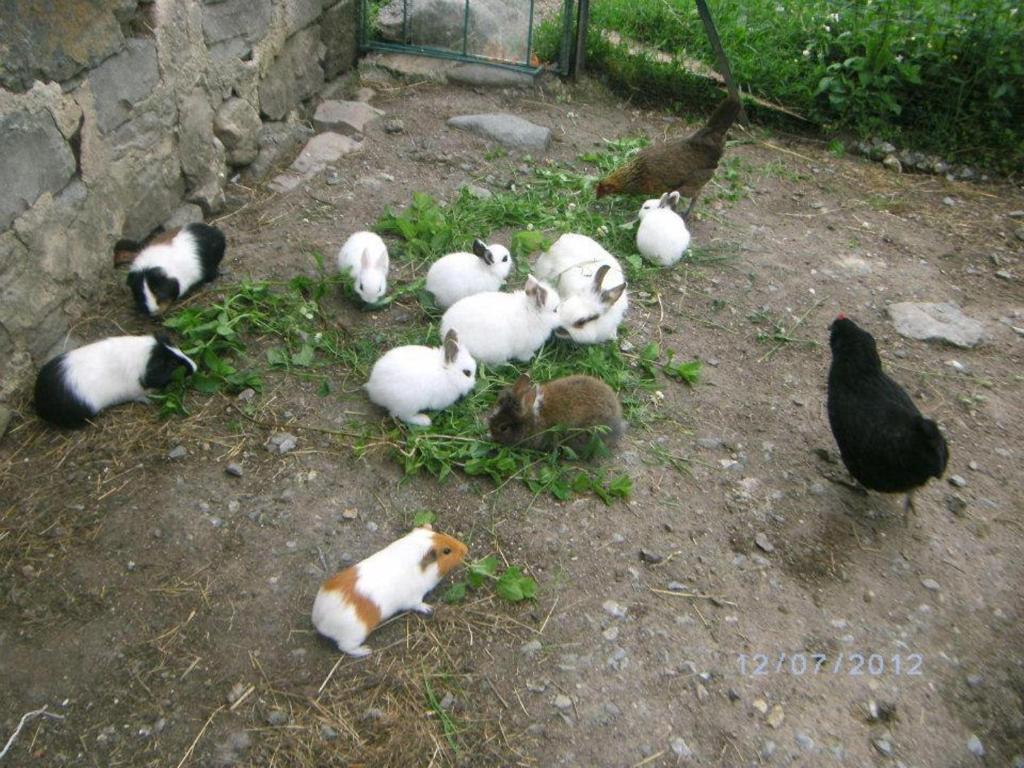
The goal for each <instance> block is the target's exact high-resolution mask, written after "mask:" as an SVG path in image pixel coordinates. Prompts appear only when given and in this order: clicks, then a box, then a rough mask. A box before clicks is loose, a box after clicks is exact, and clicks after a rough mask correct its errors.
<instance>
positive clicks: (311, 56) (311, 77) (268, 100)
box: [259, 26, 324, 120]
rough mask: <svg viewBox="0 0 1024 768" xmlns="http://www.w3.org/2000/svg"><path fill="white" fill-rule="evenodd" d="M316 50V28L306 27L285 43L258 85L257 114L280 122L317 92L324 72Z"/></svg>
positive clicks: (317, 45)
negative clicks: (290, 111)
mask: <svg viewBox="0 0 1024 768" xmlns="http://www.w3.org/2000/svg"><path fill="white" fill-rule="evenodd" d="M319 47H320V27H319V26H312V27H307V28H306V29H304V30H302V31H301V32H297V33H296V34H294V35H292V37H291V38H290V39H289V40H288V42H286V43H285V45H284V48H283V49H282V51H281V53H280V54H279V55H278V57H277V58H276V59H275V60H274V61H273V63H272V64H271V65H270V66H269V67H268V68H267V73H266V75H265V77H264V78H263V82H261V83H260V88H259V91H260V111H261V112H262V113H263V114H264V115H266V116H267V117H269V118H270V119H271V120H280V119H281V118H283V117H284V116H285V115H287V114H288V110H290V109H291V108H292V107H294V106H296V105H297V104H299V103H300V102H301V101H303V100H305V99H308V98H310V97H311V96H313V95H314V94H315V93H317V92H318V91H319V90H320V87H321V86H322V85H323V84H324V71H323V69H322V68H321V66H320V59H319V55H318V49H319Z"/></svg>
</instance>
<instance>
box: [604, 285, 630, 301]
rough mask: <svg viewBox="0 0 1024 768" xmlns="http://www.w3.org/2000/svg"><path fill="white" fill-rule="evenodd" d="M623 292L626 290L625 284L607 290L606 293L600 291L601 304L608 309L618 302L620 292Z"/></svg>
mask: <svg viewBox="0 0 1024 768" xmlns="http://www.w3.org/2000/svg"><path fill="white" fill-rule="evenodd" d="M624 290H626V284H625V283H623V284H622V285H619V286H616V287H615V288H609V289H608V290H607V291H601V302H602V303H603V304H604V305H605V306H608V307H610V306H611V305H612V304H614V303H615V302H616V301H618V300H619V297H620V296H621V295H622V292H623V291H624Z"/></svg>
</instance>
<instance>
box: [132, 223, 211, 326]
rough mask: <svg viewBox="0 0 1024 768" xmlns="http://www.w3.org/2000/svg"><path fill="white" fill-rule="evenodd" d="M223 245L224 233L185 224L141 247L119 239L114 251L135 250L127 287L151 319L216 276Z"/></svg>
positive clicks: (208, 227)
mask: <svg viewBox="0 0 1024 768" xmlns="http://www.w3.org/2000/svg"><path fill="white" fill-rule="evenodd" d="M224 244H225V241H224V233H223V232H221V231H220V230H219V229H217V228H216V227H211V226H209V225H207V224H189V225H188V226H185V227H182V228H181V229H178V230H171V231H170V232H165V233H164V234H162V235H160V236H159V237H157V238H155V239H154V240H153V241H152V242H150V243H149V245H147V246H146V247H145V248H141V247H140V246H139V245H138V244H137V243H132V242H130V241H127V240H122V241H120V242H119V243H118V244H117V245H116V246H115V249H116V250H117V251H119V252H121V251H131V250H134V251H137V254H136V256H135V258H134V259H133V260H132V265H131V267H130V268H129V270H128V286H129V287H130V288H131V289H132V295H133V296H134V297H135V303H136V304H137V305H138V307H139V309H140V310H141V311H143V312H145V313H146V314H147V315H150V316H151V317H152V316H154V315H159V314H161V313H163V312H166V311H167V308H168V307H169V306H170V305H171V303H172V302H174V301H176V300H177V299H179V298H181V297H182V296H184V295H185V294H186V293H188V292H189V291H190V290H192V289H193V288H194V287H196V286H197V285H201V284H202V283H208V282H210V281H211V280H213V278H215V277H216V276H217V270H218V267H219V266H220V262H221V260H222V259H223V258H224Z"/></svg>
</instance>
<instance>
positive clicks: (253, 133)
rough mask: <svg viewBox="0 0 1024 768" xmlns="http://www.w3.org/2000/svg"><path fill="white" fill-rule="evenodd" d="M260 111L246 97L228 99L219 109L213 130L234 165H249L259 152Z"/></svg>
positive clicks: (229, 160) (228, 159)
mask: <svg viewBox="0 0 1024 768" xmlns="http://www.w3.org/2000/svg"><path fill="white" fill-rule="evenodd" d="M261 125H262V123H261V122H260V115H259V112H257V111H256V108H255V107H253V106H252V104H250V103H249V102H248V101H246V100H245V99H238V98H235V99H228V100H227V101H225V102H224V103H223V104H221V105H220V108H219V109H218V110H217V115H216V117H215V118H214V121H213V130H214V133H216V134H217V138H218V139H220V141H221V143H222V144H223V145H224V149H225V150H226V151H227V161H228V162H229V163H230V164H231V165H233V166H243V165H248V164H249V163H251V162H252V161H253V160H255V159H256V156H257V155H258V154H259V144H258V143H257V139H258V138H259V134H260V126H261Z"/></svg>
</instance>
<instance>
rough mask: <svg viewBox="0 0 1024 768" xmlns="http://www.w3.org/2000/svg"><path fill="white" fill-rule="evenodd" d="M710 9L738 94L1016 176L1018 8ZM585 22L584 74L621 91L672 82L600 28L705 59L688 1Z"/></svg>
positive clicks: (616, 11) (856, 2) (622, 8)
mask: <svg viewBox="0 0 1024 768" xmlns="http://www.w3.org/2000/svg"><path fill="white" fill-rule="evenodd" d="M710 5H711V8H712V13H713V14H714V16H715V21H716V26H717V27H718V31H719V35H720V37H721V38H722V43H723V45H724V47H725V50H726V53H727V54H728V56H729V58H730V62H731V64H732V68H733V72H734V74H735V76H736V79H737V81H738V82H740V83H741V84H742V86H743V87H744V88H745V89H749V90H750V91H752V92H753V93H755V94H757V95H759V96H762V97H764V98H766V99H769V100H772V101H776V102H779V103H781V104H783V105H784V106H786V107H788V108H790V109H793V110H795V111H797V112H799V113H801V114H803V115H805V116H806V117H808V118H809V119H810V120H812V121H813V122H815V123H817V124H818V125H820V126H822V127H825V128H845V129H851V130H853V131H855V132H857V133H858V134H861V135H872V136H878V137H881V138H887V139H891V140H898V141H903V142H905V143H911V144H913V145H914V146H915V147H917V148H920V149H925V150H930V151H936V152H940V153H942V154H944V155H946V156H953V157H955V159H958V160H964V161H967V160H969V161H973V162H984V163H986V164H988V165H992V166H995V167H999V168H1002V169H1004V170H1013V169H1019V168H1020V166H1021V162H1022V158H1024V128H1022V125H1021V123H1022V121H1021V119H1020V115H1022V114H1024V19H1022V18H1021V16H1022V14H1021V13H1020V12H1019V5H1018V3H1016V2H1013V1H1012V0H890V1H889V2H877V0H847V1H846V2H826V0H748V1H747V2H744V3H738V2H729V3H724V2H712V3H710ZM591 18H592V23H593V26H594V29H593V31H594V32H595V33H596V34H592V35H591V37H590V40H589V42H588V53H589V54H590V55H591V57H592V61H593V63H594V65H595V67H599V68H601V69H604V70H605V71H606V72H607V73H608V75H609V77H610V78H611V80H612V83H613V85H618V86H620V87H623V86H625V87H626V88H627V89H628V90H629V91H630V93H644V92H645V91H648V90H650V91H653V92H661V91H662V90H663V89H664V88H665V87H666V83H667V82H668V81H669V80H670V79H671V78H670V76H669V75H668V74H667V73H666V71H665V70H664V68H665V66H666V65H657V66H656V65H655V62H652V61H651V60H650V59H649V58H647V59H645V58H643V57H635V56H629V55H628V54H627V53H626V50H625V48H616V47H614V46H610V45H609V44H608V43H607V41H606V40H604V39H603V38H602V37H601V35H600V34H599V32H600V30H602V29H604V30H615V31H617V32H619V33H621V34H623V35H625V36H627V37H629V38H632V39H634V40H637V41H639V42H642V43H644V44H646V45H648V46H651V47H654V48H657V49H658V50H661V51H664V52H668V53H671V54H674V55H680V54H685V55H687V56H691V57H695V58H699V59H701V60H703V61H705V62H707V63H709V64H712V63H713V61H714V57H713V55H712V52H711V49H710V45H709V44H708V42H707V38H706V36H705V34H704V28H703V25H702V24H701V22H700V18H699V17H698V15H697V11H696V7H695V5H694V4H693V3H692V2H691V0H643V1H642V2H636V0H597V1H596V2H595V4H594V6H593V8H592V12H591ZM626 59H631V60H632V63H626V61H625V60H626ZM675 71H678V70H675ZM677 76H679V75H677ZM684 77H685V76H684ZM648 85H649V86H650V88H648V87H647V86H648ZM689 87H690V86H685V87H682V90H683V91H686V90H688V89H689Z"/></svg>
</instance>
